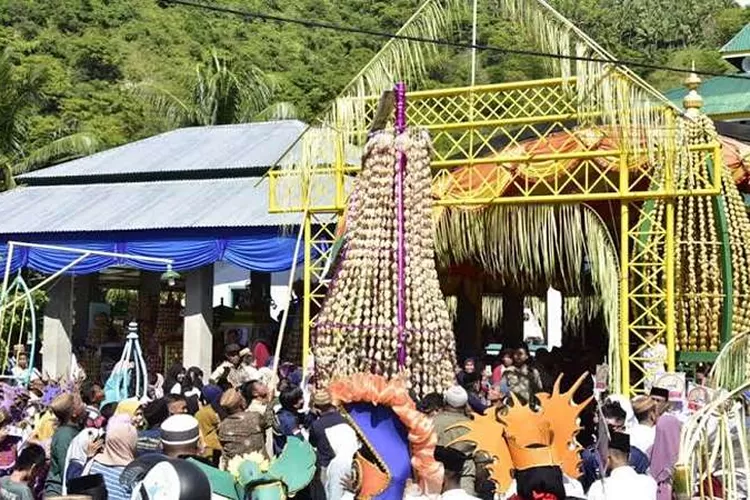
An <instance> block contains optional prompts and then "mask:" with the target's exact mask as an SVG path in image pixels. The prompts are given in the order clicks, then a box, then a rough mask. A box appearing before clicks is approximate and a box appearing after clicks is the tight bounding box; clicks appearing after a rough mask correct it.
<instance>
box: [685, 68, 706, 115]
mask: <svg viewBox="0 0 750 500" xmlns="http://www.w3.org/2000/svg"><path fill="white" fill-rule="evenodd" d="M701 83H703V80H701V78H700V77H699V76H698V75H697V74H696V72H695V61H693V71H692V72H691V73H690V74H689V75H688V77H687V78H686V79H685V87H687V89H688V93H687V94H686V95H685V97H684V98H683V99H682V105H683V106H684V107H685V111H686V112H687V113H688V114H692V113H696V112H698V110H700V108H702V107H703V98H702V97H701V95H700V94H699V93H698V88H699V87H700V86H701Z"/></svg>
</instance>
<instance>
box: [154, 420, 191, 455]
mask: <svg viewBox="0 0 750 500" xmlns="http://www.w3.org/2000/svg"><path fill="white" fill-rule="evenodd" d="M161 449H162V452H164V454H165V455H167V456H168V457H171V458H186V457H195V456H199V455H200V431H199V426H198V421H197V420H196V419H195V417H193V416H191V415H172V416H171V417H169V418H168V419H166V420H165V421H164V422H163V423H162V424H161Z"/></svg>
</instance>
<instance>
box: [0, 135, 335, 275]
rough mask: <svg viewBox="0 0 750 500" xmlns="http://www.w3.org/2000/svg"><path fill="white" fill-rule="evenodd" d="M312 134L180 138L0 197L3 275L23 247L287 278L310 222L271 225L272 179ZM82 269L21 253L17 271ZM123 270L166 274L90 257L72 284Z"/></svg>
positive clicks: (30, 179) (58, 171) (78, 165)
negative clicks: (300, 140)
mask: <svg viewBox="0 0 750 500" xmlns="http://www.w3.org/2000/svg"><path fill="white" fill-rule="evenodd" d="M304 128H305V125H304V124H303V123H301V122H295V121H291V122H283V121H282V122H267V123H253V124H241V125H230V126H217V127H192V128H186V129H179V130H175V131H171V132H167V133H165V134H161V135H158V136H155V137H151V138H148V139H144V140H142V141H137V142H134V143H130V144H126V145H124V146H120V147H117V148H113V149H110V150H107V151H103V152H101V153H97V154H95V155H92V156H88V157H85V158H80V159H77V160H72V161H69V162H66V163H63V164H60V165H57V166H53V167H49V168H46V169H43V170H39V171H37V172H34V173H31V174H26V175H23V176H20V178H19V182H20V183H21V184H22V185H21V186H19V187H17V188H15V189H12V190H9V191H6V192H4V193H0V264H3V265H4V263H5V260H6V255H7V242H8V241H18V242H23V243H37V244H47V245H55V246H65V247H73V248H77V249H88V250H95V251H100V252H101V251H103V252H113V253H118V254H131V255H136V256H143V257H157V258H166V259H173V260H174V264H173V266H172V267H173V269H175V270H187V269H195V268H198V267H201V266H205V265H208V264H212V263H214V262H217V261H225V262H229V263H231V264H234V265H236V266H239V267H241V268H244V269H248V270H253V271H263V272H279V271H285V270H287V269H289V268H291V267H292V260H293V254H294V247H295V243H296V237H297V228H298V227H299V225H300V224H301V223H302V214H301V213H286V214H270V213H268V208H269V184H268V180H267V179H266V178H264V177H263V176H262V174H263V171H264V170H263V169H264V168H265V169H267V168H268V167H271V166H273V162H274V161H275V160H277V159H278V157H279V156H280V155H281V154H282V153H283V152H284V151H286V150H288V149H289V148H290V147H293V145H294V144H295V140H296V138H297V137H298V136H299V134H300V133H301V132H302V130H304ZM314 195H315V196H316V197H318V198H320V199H317V198H316V201H315V203H316V204H321V203H325V202H328V203H333V200H334V195H335V193H334V192H333V191H330V192H329V190H327V189H323V190H320V189H318V190H316V191H315V193H314ZM277 196H279V195H277ZM331 221H333V219H331ZM285 227H286V228H290V227H291V228H293V229H291V230H288V229H287V230H284V229H283V228H285ZM78 257H80V254H76V253H70V252H65V251H61V250H57V249H50V248H29V247H14V253H13V258H12V262H11V267H12V269H13V270H17V269H19V268H22V267H28V268H30V269H33V270H36V271H39V272H42V273H53V272H56V271H59V270H60V269H62V268H64V267H65V266H66V265H68V264H70V263H71V262H72V261H74V260H75V259H77V258H78ZM300 258H301V255H300ZM113 266H129V267H135V268H139V269H143V270H148V271H164V265H163V264H160V263H155V262H144V261H141V260H137V259H124V260H118V259H115V258H112V257H107V256H101V255H91V256H89V257H87V258H86V259H85V260H83V261H82V262H80V263H79V264H77V265H76V266H75V268H73V269H71V271H70V272H72V273H75V274H87V273H93V272H97V271H101V270H103V269H105V268H107V267H113ZM0 271H2V268H0Z"/></svg>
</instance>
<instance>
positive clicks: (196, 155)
mask: <svg viewBox="0 0 750 500" xmlns="http://www.w3.org/2000/svg"><path fill="white" fill-rule="evenodd" d="M306 128H307V125H305V124H304V123H303V122H301V121H297V120H285V121H275V122H259V123H246V124H239V125H221V126H211V127H190V128H182V129H177V130H172V131H171V132H165V133H163V134H159V135H156V136H153V137H149V138H148V139H143V140H140V141H136V142H131V143H129V144H125V145H123V146H119V147H116V148H112V149H108V150H106V151H102V152H99V153H96V154H93V155H91V156H86V157H84V158H79V159H77V160H72V161H68V162H65V163H61V164H60V165H55V166H53V167H49V168H45V169H41V170H37V171H35V172H30V173H28V174H24V175H21V176H19V178H20V179H29V180H31V179H47V178H54V177H96V176H107V175H128V174H144V173H164V172H183V171H185V172H190V171H198V170H201V171H205V170H209V171H210V170H233V169H244V168H253V167H258V168H259V167H270V166H272V165H273V164H274V163H275V162H276V161H277V160H278V159H279V157H280V156H281V155H282V154H284V152H285V151H286V150H287V149H288V148H289V147H290V146H291V145H292V144H293V143H294V141H295V140H296V139H297V138H298V137H299V136H300V135H301V134H302V132H303V131H304V130H305V129H306Z"/></svg>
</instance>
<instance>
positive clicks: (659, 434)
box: [649, 415, 682, 500]
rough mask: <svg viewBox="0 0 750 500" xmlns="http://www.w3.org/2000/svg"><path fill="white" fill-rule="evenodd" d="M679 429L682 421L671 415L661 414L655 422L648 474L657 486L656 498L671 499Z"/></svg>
mask: <svg viewBox="0 0 750 500" xmlns="http://www.w3.org/2000/svg"><path fill="white" fill-rule="evenodd" d="M681 431H682V423H681V422H680V421H679V420H678V419H677V417H675V416H673V415H662V416H661V417H660V418H659V420H658V421H657V422H656V437H655V438H654V445H653V446H652V447H651V469H650V470H649V474H651V477H653V478H654V479H655V480H656V484H657V486H658V489H657V491H656V499H657V500H672V475H673V474H674V466H675V464H676V463H677V455H678V453H679V451H680V432H681Z"/></svg>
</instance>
